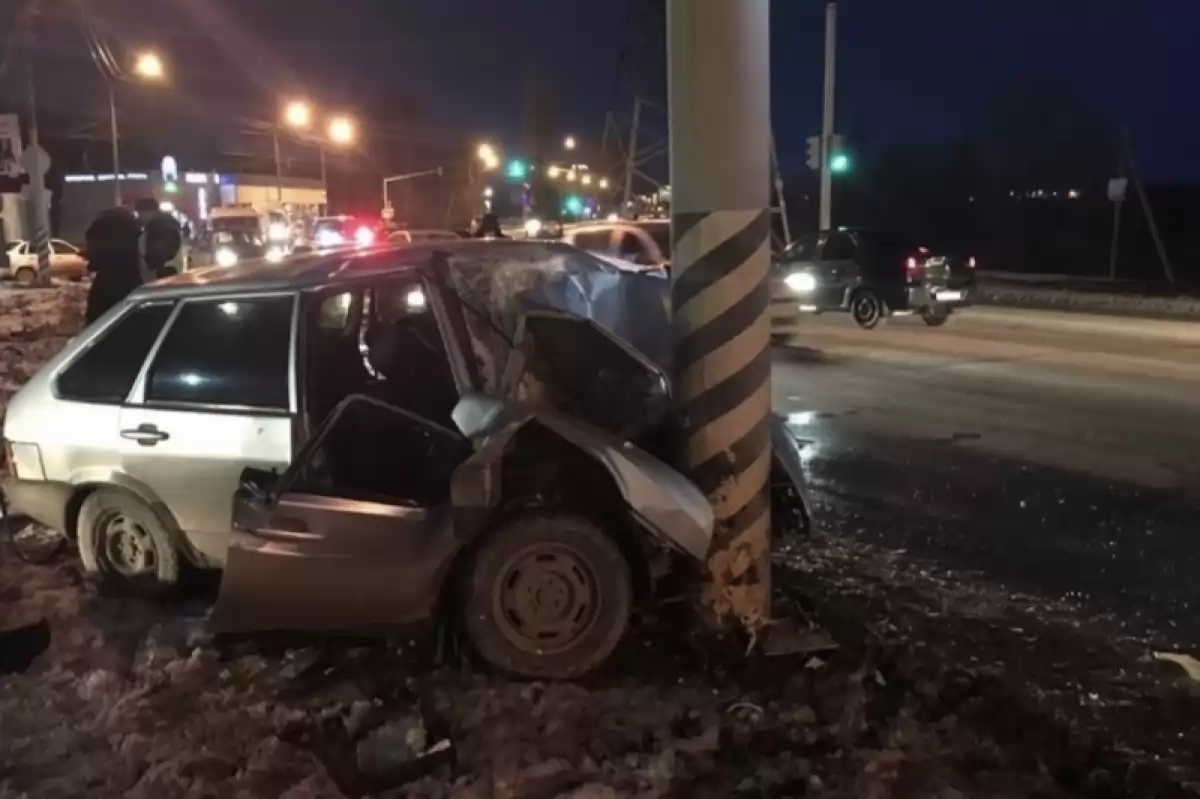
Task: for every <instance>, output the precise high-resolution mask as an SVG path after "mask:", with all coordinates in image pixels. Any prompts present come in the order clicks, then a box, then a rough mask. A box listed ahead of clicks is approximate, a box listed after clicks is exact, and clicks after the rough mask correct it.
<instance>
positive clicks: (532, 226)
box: [525, 219, 542, 239]
mask: <svg viewBox="0 0 1200 799" xmlns="http://www.w3.org/2000/svg"><path fill="white" fill-rule="evenodd" d="M541 232H542V220H540V219H526V220H525V235H526V236H528V237H529V238H531V239H532V238H534V237H536V236H537V234H539V233H541Z"/></svg>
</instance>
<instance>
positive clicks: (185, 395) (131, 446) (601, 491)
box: [5, 242, 803, 678]
mask: <svg viewBox="0 0 1200 799" xmlns="http://www.w3.org/2000/svg"><path fill="white" fill-rule="evenodd" d="M654 280H656V279H655V278H653V277H646V276H640V275H628V274H622V273H621V272H620V270H618V269H614V268H613V267H611V266H610V265H607V264H603V263H601V262H599V261H596V260H595V259H593V258H591V257H590V256H587V255H586V254H584V253H582V252H580V251H578V250H576V249H574V248H571V247H567V246H564V245H558V244H543V243H515V242H451V243H438V245H436V246H433V245H431V246H428V247H409V248H405V249H403V250H396V251H377V252H369V253H356V254H351V255H345V254H343V255H338V256H322V257H314V258H308V259H300V260H296V261H293V262H290V263H287V264H279V265H260V266H248V267H235V268H232V269H224V270H201V271H199V272H195V273H190V274H188V275H185V276H181V277H178V278H173V279H170V280H167V281H162V282H159V283H157V284H154V285H153V286H148V287H145V288H143V289H141V290H139V291H138V292H136V293H135V294H133V295H131V297H130V298H129V299H128V300H127V301H126V302H125V303H124V304H123V305H122V306H120V307H118V308H116V309H114V310H113V311H112V312H110V313H109V314H108V315H107V316H106V317H105V318H104V319H102V320H100V321H98V322H97V323H96V324H95V325H94V326H92V327H91V328H89V329H88V330H87V331H85V332H84V333H83V334H81V335H80V336H79V337H77V339H76V340H75V341H73V342H72V343H71V344H70V345H69V346H68V347H67V348H66V350H64V352H63V353H61V354H60V355H59V356H57V357H56V358H55V359H54V360H53V361H51V363H50V364H48V365H47V367H46V368H45V369H43V370H42V371H41V372H40V373H39V374H38V375H37V376H35V378H34V379H33V380H31V381H30V383H29V385H27V386H26V387H25V388H24V389H23V390H22V391H21V392H20V393H19V394H18V396H17V397H16V398H14V400H13V401H12V403H11V405H10V409H9V414H8V418H7V420H6V424H5V439H6V444H7V445H8V449H9V452H10V457H11V461H12V463H13V466H14V471H15V478H14V479H11V480H9V481H8V482H7V483H6V484H5V495H6V498H7V499H8V502H9V504H10V506H11V507H12V510H13V512H14V513H17V514H22V515H26V516H29V517H32V518H34V519H36V520H38V521H40V522H42V523H44V524H46V525H48V526H51V527H53V528H55V529H59V530H62V531H64V532H65V533H67V534H68V536H70V537H72V538H74V539H75V540H76V542H77V544H78V547H79V551H80V554H81V558H82V561H83V563H84V566H85V568H86V569H87V570H88V571H90V572H92V573H94V574H96V575H98V576H99V577H100V579H102V580H105V581H108V582H115V583H118V584H121V585H123V586H124V587H129V586H133V587H135V588H139V589H143V590H148V591H151V592H158V591H160V590H161V589H162V588H165V587H169V586H170V585H171V584H173V583H174V582H175V580H176V579H177V578H178V575H179V570H180V567H181V565H182V564H184V563H192V564H195V565H199V566H208V567H213V566H216V567H223V568H224V574H223V576H222V582H221V590H220V594H219V597H218V600H217V604H216V606H215V608H214V610H213V614H212V623H213V625H214V627H215V629H216V630H218V631H221V632H250V631H259V630H289V629H290V630H296V629H301V630H322V631H353V632H371V631H376V630H379V631H383V630H388V629H394V628H395V627H396V626H397V625H401V624H407V623H412V622H418V621H422V620H427V619H429V618H431V617H433V616H435V614H437V613H439V612H440V611H446V610H449V611H453V612H455V613H457V615H458V617H459V618H460V619H461V621H462V626H463V629H464V630H465V632H466V634H467V636H468V637H469V639H470V641H471V642H472V643H473V644H474V646H475V648H476V649H477V650H478V652H479V653H480V654H481V655H482V656H483V657H484V658H485V659H486V660H487V661H489V662H490V663H492V664H493V665H495V666H497V667H499V668H501V669H503V670H505V671H508V672H511V673H514V674H519V675H525V676H531V677H553V678H570V677H574V676H578V675H580V674H582V673H584V672H586V671H588V670H590V669H591V668H593V667H595V666H596V665H597V664H599V663H600V662H601V661H603V660H604V659H605V658H606V657H607V656H608V655H609V654H610V653H611V652H612V651H613V649H614V648H615V647H616V645H617V643H618V642H619V641H620V639H621V637H622V635H623V633H624V632H625V629H626V627H627V626H628V623H629V619H630V617H631V615H632V613H633V611H634V609H635V607H636V606H638V605H639V604H640V603H643V602H646V601H649V600H650V599H651V598H652V597H653V596H654V595H655V588H656V585H657V584H658V583H659V581H660V579H661V578H663V577H664V576H666V575H668V574H670V573H672V572H673V571H675V570H676V569H678V568H679V567H681V566H686V564H688V563H693V564H696V563H702V562H703V560H704V558H705V556H706V555H707V552H708V549H709V543H710V540H711V536H712V529H713V518H712V512H711V509H710V507H709V505H708V503H707V501H706V499H705V497H704V496H703V495H702V494H701V493H700V492H699V491H698V490H697V489H696V488H695V487H694V486H693V485H692V484H691V483H690V482H689V481H688V480H686V479H685V478H684V477H682V476H681V475H680V474H679V473H677V472H676V471H674V470H673V469H672V468H670V467H669V466H666V465H665V464H664V463H663V462H662V461H661V460H659V459H658V458H657V457H655V455H652V454H651V452H658V453H661V452H662V451H663V449H664V447H665V445H664V438H665V433H664V428H665V425H664V424H663V419H664V417H665V415H666V413H667V410H668V408H669V404H670V387H669V382H668V380H667V379H666V377H665V372H664V369H663V367H662V366H661V365H660V364H662V363H663V360H661V359H662V357H663V355H664V354H663V353H661V352H655V347H656V346H661V343H662V336H661V335H659V334H660V333H661V331H662V330H663V329H664V328H663V326H662V325H664V324H665V319H666V310H665V305H664V303H663V301H662V297H663V290H662V289H663V284H662V283H661V282H659V283H658V284H655V283H651V282H645V281H654ZM631 320H636V321H631ZM635 343H636V345H637V346H636V348H635V346H634V344H635ZM778 434H779V431H778V430H777V435H778ZM789 440H790V439H789ZM778 460H779V465H780V469H781V471H780V473H781V474H783V475H784V479H785V481H786V482H788V483H790V482H791V479H790V478H794V477H795V476H796V464H797V463H798V461H797V460H796V458H795V453H794V451H793V452H787V451H784V452H782V456H781V457H780V458H779V459H778ZM789 475H790V477H789ZM798 512H799V513H802V512H803V509H802V508H800V509H799V511H798ZM231 528H232V531H231Z"/></svg>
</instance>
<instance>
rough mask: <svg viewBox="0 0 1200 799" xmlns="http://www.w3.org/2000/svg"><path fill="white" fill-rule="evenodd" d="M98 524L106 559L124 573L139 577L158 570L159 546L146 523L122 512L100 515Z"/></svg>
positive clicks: (113, 567)
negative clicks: (143, 523) (141, 523)
mask: <svg viewBox="0 0 1200 799" xmlns="http://www.w3.org/2000/svg"><path fill="white" fill-rule="evenodd" d="M98 527H99V533H100V541H101V546H102V548H103V552H104V560H105V562H106V563H107V564H108V565H109V566H111V567H112V569H113V571H115V572H117V573H118V574H120V575H121V576H123V577H141V576H143V575H146V574H153V573H155V572H157V570H158V549H157V547H156V546H155V544H154V538H153V537H152V536H151V535H150V533H149V532H148V531H147V530H146V528H145V527H143V526H142V525H140V524H138V523H137V522H135V521H134V520H133V519H130V518H129V517H128V516H126V515H124V514H122V513H115V514H112V515H111V516H108V517H106V518H105V519H103V520H102V521H101V522H100V524H99V525H98Z"/></svg>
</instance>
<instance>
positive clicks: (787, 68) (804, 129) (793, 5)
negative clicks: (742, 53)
mask: <svg viewBox="0 0 1200 799" xmlns="http://www.w3.org/2000/svg"><path fill="white" fill-rule="evenodd" d="M626 2H629V0H609V1H608V2H595V1H594V0H574V1H573V2H572V1H570V0H289V2H287V3H282V2H278V1H277V0H236V2H235V1H234V0H155V1H154V2H150V0H88V4H89V5H90V6H91V7H92V8H93V14H94V16H95V18H96V19H97V21H98V23H99V24H100V25H101V27H102V29H103V30H104V31H105V32H106V33H107V35H108V36H109V37H110V40H111V41H112V43H113V45H114V47H119V46H126V47H133V46H136V45H139V44H143V43H151V44H157V45H160V46H161V47H162V48H163V49H164V50H167V51H170V53H171V55H172V57H173V58H174V59H176V60H179V61H182V62H183V63H181V64H178V65H177V67H176V71H177V72H179V73H181V74H180V75H179V78H178V79H179V80H180V81H182V82H186V83H188V84H189V85H190V86H192V87H194V89H195V93H196V94H198V95H204V96H212V95H213V94H214V92H218V93H222V95H223V97H224V100H225V102H227V103H228V102H231V98H232V97H239V98H243V99H238V100H237V101H236V102H237V103H239V104H242V103H244V104H246V105H247V106H250V105H253V104H257V105H259V106H261V107H259V108H252V107H245V108H244V109H242V112H243V113H246V114H254V113H255V112H257V113H258V115H260V116H261V115H263V112H264V109H265V108H266V107H269V106H270V105H271V102H272V101H271V99H270V97H271V95H276V96H278V95H280V94H282V93H286V92H295V91H302V92H304V93H306V94H308V95H309V96H311V97H312V98H313V99H315V100H317V101H319V102H323V103H326V104H328V105H330V106H336V107H339V108H349V109H352V110H354V111H356V112H358V113H359V114H361V115H362V116H363V117H364V119H366V120H368V121H370V120H373V119H376V118H378V119H383V120H395V119H399V118H401V117H407V118H410V120H411V118H412V117H420V121H421V124H422V125H423V126H424V128H425V129H427V130H432V131H446V132H449V131H454V132H457V133H459V134H462V133H474V132H478V133H479V134H480V135H490V136H495V137H497V138H499V139H501V140H504V141H510V142H512V143H514V144H515V142H516V140H517V138H516V137H517V134H518V132H519V129H520V110H521V92H522V76H523V75H524V74H525V72H526V71H527V70H529V69H538V70H540V71H542V72H543V73H544V74H550V75H553V76H554V77H553V81H554V85H555V87H556V89H557V94H558V96H557V105H558V116H559V120H560V123H561V126H562V128H563V129H564V131H570V132H573V133H576V134H578V135H581V136H598V135H599V133H600V130H601V127H602V124H603V119H604V114H605V112H606V110H608V109H609V108H610V107H612V106H613V105H614V104H616V103H618V102H620V104H621V106H622V107H624V106H625V103H626V101H627V96H628V95H622V94H620V93H619V92H617V91H616V90H615V78H616V74H617V70H616V60H617V52H618V48H619V44H620V42H621V41H622V38H623V35H624V31H625V27H626V13H625V3H626ZM45 4H47V5H48V6H50V7H56V6H62V7H64V9H65V8H67V7H69V6H70V5H71V4H70V3H65V2H60V0H45ZM0 5H3V6H8V7H9V8H10V10H11V7H12V2H11V0H5V1H4V2H3V3H0ZM772 7H773V10H772V13H773V18H772V33H773V37H772V69H773V84H774V88H773V97H774V101H773V102H774V108H773V114H774V119H775V130H776V135H777V138H778V141H779V148H780V157H781V160H782V161H783V165H784V169H785V171H795V170H796V169H799V168H801V161H802V159H803V157H804V144H803V140H804V138H805V137H806V136H808V135H811V134H813V133H815V132H817V129H818V125H819V122H818V117H819V111H820V90H821V60H822V53H821V47H822V24H823V10H824V3H823V2H820V1H819V0H774V2H773V4H772ZM188 9H190V10H188ZM9 13H11V12H9ZM55 13H59V14H65V13H66V12H65V11H61V12H55ZM3 16H4V13H2V12H0V17H3ZM6 23H7V20H5V19H0V30H4V29H6V28H8V27H9V26H8V25H7V24H6ZM67 24H68V23H66V22H65V21H60V27H62V28H64V30H61V31H60V32H59V34H60V35H58V37H57V38H55V37H54V36H50V37H48V38H47V42H48V44H47V45H46V53H45V54H44V56H43V57H44V58H46V59H48V60H52V61H54V62H55V63H54V67H53V69H52V72H54V73H55V74H56V75H58V76H61V75H63V74H66V73H67V72H69V71H70V70H72V69H75V70H78V71H79V74H80V76H81V77H80V79H79V80H78V81H73V82H72V83H71V85H70V86H58V85H55V86H51V87H47V89H46V90H45V91H46V93H47V95H48V100H47V102H49V103H54V102H55V101H56V96H57V98H58V100H57V101H59V102H66V99H65V98H66V97H68V96H69V94H70V93H71V92H75V93H78V92H80V91H83V90H84V88H85V87H87V86H88V85H89V80H92V76H90V74H89V69H91V65H90V63H89V62H88V61H86V60H85V59H84V58H83V57H79V56H73V55H72V53H71V50H72V49H73V48H79V49H82V46H81V44H80V39H79V38H78V36H76V37H75V38H74V39H72V38H71V36H70V35H69V32H68V31H66V30H65V28H66V27H67ZM210 34H212V35H210ZM214 38H215V39H217V40H219V41H214ZM1197 41H1200V0H1003V2H1001V0H902V1H901V0H842V3H841V34H840V51H839V55H840V59H839V60H840V76H839V77H840V80H839V93H838V103H839V108H838V120H839V128H840V129H841V130H842V131H844V132H847V133H850V134H853V135H855V136H857V137H858V138H860V139H862V140H865V141H864V146H865V147H866V148H867V149H868V151H878V150H880V149H883V148H886V147H889V146H892V145H896V144H902V143H909V142H916V143H924V142H936V141H939V140H945V139H949V138H952V137H954V136H957V135H961V134H964V133H976V132H983V131H984V130H985V128H986V125H987V122H986V120H987V118H988V113H989V108H990V107H994V100H993V98H994V97H995V95H996V94H997V93H998V92H1000V91H1002V90H1004V89H1005V88H1007V87H1011V86H1014V85H1019V84H1021V83H1022V82H1025V83H1026V84H1028V83H1029V82H1031V81H1032V82H1037V83H1041V84H1043V85H1045V84H1050V85H1054V86H1055V87H1057V88H1059V89H1061V91H1063V92H1064V93H1069V94H1071V95H1073V96H1072V98H1071V102H1072V104H1073V105H1075V106H1080V107H1087V108H1089V109H1094V111H1095V112H1096V113H1097V114H1099V115H1100V117H1098V118H1101V117H1103V118H1107V120H1108V121H1110V122H1111V123H1112V124H1123V125H1128V126H1129V127H1130V129H1131V131H1132V133H1133V136H1134V140H1135V142H1136V144H1137V150H1138V156H1139V159H1140V161H1141V163H1142V166H1143V168H1144V170H1145V171H1146V172H1147V173H1148V174H1149V175H1150V176H1151V177H1153V178H1156V179H1184V178H1188V179H1190V178H1200V147H1198V146H1197V142H1200V104H1198V103H1197V90H1196V88H1195V85H1196V84H1195V76H1196V75H1197V74H1200V48H1195V47H1192V48H1190V51H1189V45H1194V43H1195V42H1197ZM0 45H2V41H0ZM643 57H645V58H647V59H649V60H650V61H653V59H654V58H655V57H656V54H655V53H653V52H643ZM657 57H658V58H661V57H662V52H661V51H659V53H658V54H657ZM649 82H650V83H653V81H652V80H651V81H649ZM214 83H218V84H222V85H216V86H214ZM96 87H97V88H98V84H97V85H96ZM235 87H236V88H235ZM11 90H12V79H11V77H10V78H9V79H8V80H7V81H6V82H5V83H0V93H10V92H11ZM254 96H256V97H257V99H255V100H249V99H244V98H249V97H254Z"/></svg>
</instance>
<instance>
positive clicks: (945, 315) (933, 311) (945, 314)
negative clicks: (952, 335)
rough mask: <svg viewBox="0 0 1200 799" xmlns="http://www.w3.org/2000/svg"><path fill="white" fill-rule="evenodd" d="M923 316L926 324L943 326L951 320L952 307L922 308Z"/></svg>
mask: <svg viewBox="0 0 1200 799" xmlns="http://www.w3.org/2000/svg"><path fill="white" fill-rule="evenodd" d="M921 318H922V319H924V320H925V324H927V325H929V326H930V327H941V326H942V325H944V324H946V322H948V321H950V309H949V308H934V307H929V308H922V309H921Z"/></svg>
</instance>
